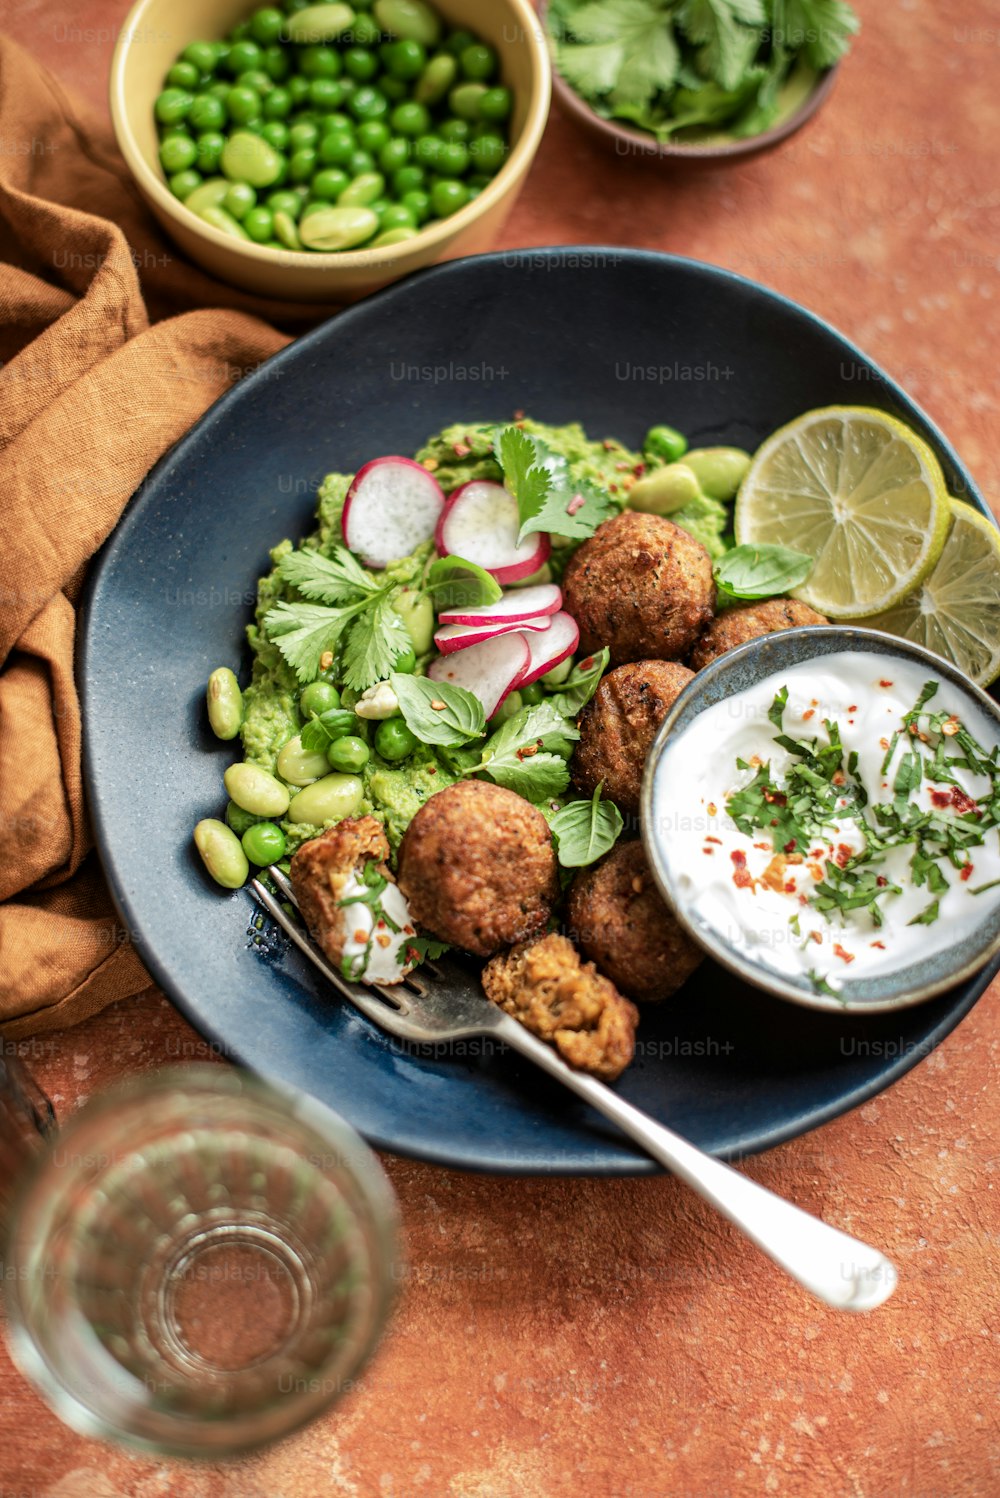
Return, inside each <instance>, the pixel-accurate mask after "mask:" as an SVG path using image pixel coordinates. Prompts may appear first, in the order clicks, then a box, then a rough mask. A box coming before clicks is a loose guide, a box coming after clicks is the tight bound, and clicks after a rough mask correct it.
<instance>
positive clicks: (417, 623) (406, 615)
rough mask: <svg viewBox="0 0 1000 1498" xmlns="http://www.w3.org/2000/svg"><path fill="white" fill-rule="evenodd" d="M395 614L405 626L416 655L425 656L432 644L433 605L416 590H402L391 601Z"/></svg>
mask: <svg viewBox="0 0 1000 1498" xmlns="http://www.w3.org/2000/svg"><path fill="white" fill-rule="evenodd" d="M392 606H393V609H394V610H395V612H396V613H397V614H398V615H399V617H400V618H401V619H402V621H403V623H404V624H405V626H406V633H407V634H408V635H409V637H410V641H411V643H412V645H413V649H414V651H415V652H416V654H417V655H426V654H427V652H428V650H430V648H431V646H432V645H433V643H434V605H433V604H432V603H431V600H430V598H429V597H428V596H427V594H426V593H421V592H420V591H419V589H417V588H403V589H401V590H400V592H398V593H397V594H396V596H395V597H394V598H393V600H392Z"/></svg>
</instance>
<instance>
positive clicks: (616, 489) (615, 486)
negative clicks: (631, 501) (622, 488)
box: [608, 484, 618, 494]
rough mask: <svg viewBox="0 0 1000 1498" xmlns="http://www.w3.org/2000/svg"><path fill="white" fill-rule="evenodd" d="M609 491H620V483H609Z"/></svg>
mask: <svg viewBox="0 0 1000 1498" xmlns="http://www.w3.org/2000/svg"><path fill="white" fill-rule="evenodd" d="M608 491H609V493H611V494H617V493H618V485H617V484H609V485H608Z"/></svg>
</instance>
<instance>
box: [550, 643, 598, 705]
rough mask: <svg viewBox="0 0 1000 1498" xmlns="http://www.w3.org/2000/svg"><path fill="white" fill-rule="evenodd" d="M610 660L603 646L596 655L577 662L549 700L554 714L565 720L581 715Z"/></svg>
mask: <svg viewBox="0 0 1000 1498" xmlns="http://www.w3.org/2000/svg"><path fill="white" fill-rule="evenodd" d="M610 659H611V651H610V650H609V649H608V647H607V645H605V647H604V649H603V650H599V651H598V652H597V654H596V655H588V656H586V657H585V658H584V659H583V660H582V661H578V662H577V664H576V665H575V666H574V667H573V670H572V671H571V672H570V673H569V675H568V676H567V678H566V680H565V681H564V682H563V684H562V686H561V688H560V689H559V691H558V692H555V693H553V695H552V696H551V697H550V698H549V701H550V702H551V704H552V706H553V707H554V708H555V710H556V712H557V713H562V714H563V716H564V717H566V718H575V717H576V716H577V715H578V714H579V713H581V712H582V711H583V709H584V708H585V707H586V705H587V703H588V702H589V701H590V699H591V697H593V695H594V693H595V692H596V691H597V688H598V686H599V685H600V681H601V677H602V676H603V675H604V673H605V671H606V670H607V669H608V662H609V661H610Z"/></svg>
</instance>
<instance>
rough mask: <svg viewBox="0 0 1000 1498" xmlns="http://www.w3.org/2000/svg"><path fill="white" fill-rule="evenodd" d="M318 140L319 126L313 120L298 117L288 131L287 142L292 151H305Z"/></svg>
mask: <svg viewBox="0 0 1000 1498" xmlns="http://www.w3.org/2000/svg"><path fill="white" fill-rule="evenodd" d="M318 140H319V126H318V125H317V124H316V123H315V121H314V120H303V119H298V120H296V121H295V124H294V125H292V126H291V128H290V129H289V131H288V144H289V146H290V147H291V148H292V150H293V151H307V150H310V149H311V148H312V147H314V146H315V145H316V143H317V141H318Z"/></svg>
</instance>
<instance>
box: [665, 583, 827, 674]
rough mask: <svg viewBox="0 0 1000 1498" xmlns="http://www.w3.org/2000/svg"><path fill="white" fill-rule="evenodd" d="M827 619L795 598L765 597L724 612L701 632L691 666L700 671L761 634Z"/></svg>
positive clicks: (692, 653)
mask: <svg viewBox="0 0 1000 1498" xmlns="http://www.w3.org/2000/svg"><path fill="white" fill-rule="evenodd" d="M829 622H830V621H829V619H826V618H824V617H823V615H822V614H817V612H816V610H815V609H811V608H810V607H809V605H808V604H807V603H800V602H799V600H798V599H797V598H768V599H767V600H766V601H765V602H764V603H748V604H746V605H745V606H743V607H741V608H734V609H723V611H722V613H721V614H719V615H717V617H716V618H714V619H713V620H712V622H711V623H710V624H709V625H708V627H707V628H706V629H705V630H704V631H703V633H702V635H701V638H700V639H699V640H698V642H697V644H696V645H695V647H694V649H693V650H692V652H691V667H692V669H693V670H695V671H700V670H701V669H702V667H703V666H707V665H708V663H709V661H714V660H715V659H716V658H717V657H718V656H720V655H725V653H726V651H727V650H735V648H736V646H737V645H745V644H746V642H747V641H748V640H759V639H760V637H761V636H762V635H771V634H774V633H775V632H776V631H777V630H779V629H795V628H796V627H797V626H798V625H800V624H829Z"/></svg>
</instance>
